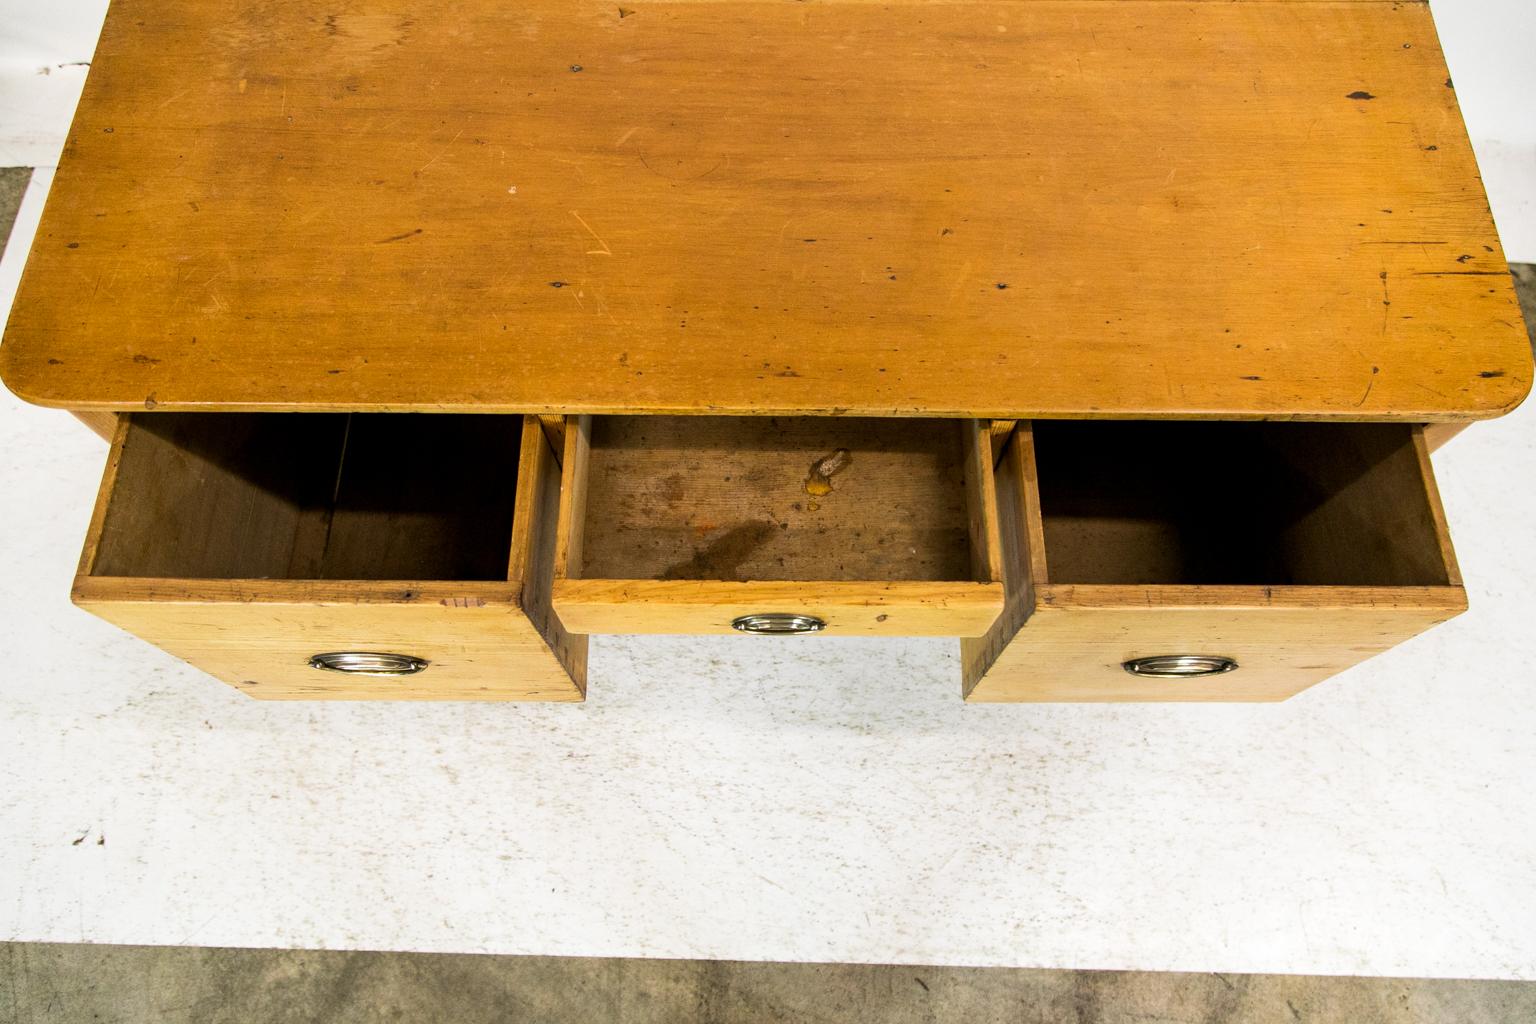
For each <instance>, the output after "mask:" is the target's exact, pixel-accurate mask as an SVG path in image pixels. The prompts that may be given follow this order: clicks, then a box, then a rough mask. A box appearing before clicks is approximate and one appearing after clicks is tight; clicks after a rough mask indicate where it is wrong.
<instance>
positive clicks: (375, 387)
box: [0, 0, 1531, 420]
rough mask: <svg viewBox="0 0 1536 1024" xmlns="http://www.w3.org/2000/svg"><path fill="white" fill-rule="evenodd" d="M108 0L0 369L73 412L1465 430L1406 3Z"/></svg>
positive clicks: (1432, 97) (1522, 366)
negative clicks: (592, 414) (852, 417)
mask: <svg viewBox="0 0 1536 1024" xmlns="http://www.w3.org/2000/svg"><path fill="white" fill-rule="evenodd" d="M387 6H388V5H361V4H357V3H338V4H334V5H331V6H328V7H321V6H316V5H314V4H307V3H298V2H291V0H290V2H279V0H235V2H233V3H230V4H163V3H152V2H150V0H116V2H115V3H114V4H113V5H112V8H111V10H110V12H109V15H108V18H107V22H106V27H105V29H104V31H103V34H102V37H101V43H100V46H99V48H98V51H97V56H96V60H95V63H94V65H93V67H92V70H91V73H90V76H89V79H88V81H87V84H86V89H85V94H84V98H83V100H82V102H81V105H80V108H79V112H78V115H77V117H76V121H75V124H74V128H73V130H72V132H71V134H70V137H69V143H68V146H67V149H66V153H65V156H64V158H63V161H62V163H61V166H60V168H59V172H58V176H57V178H56V179H55V182H54V185H53V194H52V197H51V199H50V201H49V203H48V207H47V210H46V212H45V215H44V219H43V223H42V226H41V230H40V231H39V233H38V235H37V239H36V243H35V246H34V249H33V253H32V256H31V260H30V263H29V265H28V267H27V270H26V273H25V276H24V280H23V282H22V286H21V290H20V294H19V297H18V299H17V302H16V306H15V312H14V313H13V316H12V319H11V322H10V326H9V330H8V333H7V335H6V341H5V344H4V345H3V346H0V371H3V375H4V377H5V380H6V382H7V383H8V384H9V385H10V386H11V387H12V388H13V389H14V390H15V391H17V392H18V393H19V394H20V395H22V396H23V397H24V398H27V399H30V400H32V401H36V402H41V403H45V404H53V405H61V406H68V407H74V408H94V409H109V408H117V409H131V408H136V409H144V408H152V409H183V408H248V409H261V410H279V409H345V410H364V409H373V410H408V409H420V410H443V409H458V410H476V411H487V412H490V411H529V412H541V413H546V412H579V411H610V412H612V411H637V412H662V411H681V412H750V413H764V412H782V413H794V412H803V413H839V412H851V413H865V414H875V415H933V416H939V415H982V416H997V417H1004V418H1007V417H1015V416H1019V417H1023V416H1031V415H1035V416H1094V415H1098V416H1190V415H1196V416H1213V417H1214V416H1220V417H1261V416H1272V417H1294V416H1303V417H1339V418H1345V419H1388V418H1407V419H1422V420H1436V419H1449V420H1454V419H1466V418H1478V417H1485V416H1490V415H1496V414H1498V413H1500V412H1503V411H1506V410H1507V409H1509V408H1510V407H1511V406H1512V405H1513V404H1514V403H1516V402H1517V401H1518V400H1519V399H1520V398H1521V397H1522V396H1523V395H1524V394H1525V393H1526V391H1527V390H1528V388H1529V385H1530V382H1531V356H1530V352H1529V350H1528V348H1527V346H1526V341H1525V337H1524V334H1523V332H1522V331H1521V329H1520V316H1519V312H1518V309H1517V307H1516V303H1515V297H1514V292H1513V289H1512V287H1511V285H1510V282H1509V278H1508V275H1507V273H1506V269H1505V263H1504V255H1503V253H1502V252H1501V251H1500V249H1499V244H1498V241H1497V238H1496V235H1495V233H1494V228H1493V225H1492V222H1491V219H1490V215H1489V211H1488V207H1487V203H1486V199H1485V196H1484V192H1483V189H1482V186H1481V183H1480V180H1479V178H1478V174H1477V169H1476V165H1475V163H1474V161H1473V157H1472V152H1471V149H1470V147H1469V145H1468V141H1467V137H1466V134H1465V131H1464V128H1463V125H1462V121H1461V117H1460V114H1459V111H1458V109H1457V104H1456V96H1455V92H1454V90H1453V89H1452V88H1451V87H1450V83H1449V80H1448V78H1447V72H1446V67H1445V61H1444V58H1443V56H1442V54H1441V51H1440V47H1439V45H1438V43H1437V40H1436V36H1435V31H1434V28H1433V24H1432V21H1431V18H1430V12H1429V9H1428V7H1427V6H1426V5H1425V4H1424V3H1419V2H1402V3H1386V2H1381V3H1376V2H1328V0H1321V2H1307V3H1299V2H1236V3H1226V2H1173V0H1136V2H1116V0H1029V2H1004V0H981V2H975V3H960V4H955V3H922V2H897V3H891V4H874V3H857V2H830V3H804V4H802V3H788V2H784V3H778V2H755V3H749V2H732V0H705V2H647V0H635V2H633V3H629V4H625V5H616V4H612V3H579V4H576V5H568V4H555V3H553V2H550V0H534V2H530V3H526V4H519V5H508V4H501V3H492V2H490V0H458V2H455V0H432V2H426V3H419V4H415V5H411V7H410V9H408V10H407V9H405V8H404V7H403V6H399V5H397V8H398V9H396V10H389V9H386V8H387Z"/></svg>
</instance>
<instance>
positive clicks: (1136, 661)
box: [1124, 654, 1237, 679]
mask: <svg viewBox="0 0 1536 1024" xmlns="http://www.w3.org/2000/svg"><path fill="white" fill-rule="evenodd" d="M1124 668H1125V670H1126V671H1127V672H1129V673H1130V674H1131V675H1133V676H1154V677H1156V678H1159V679H1195V678H1198V677H1200V676H1219V675H1222V674H1223V673H1226V672H1235V671H1237V662H1235V661H1233V660H1232V659H1231V658H1222V657H1217V656H1215V655H1210V654H1162V655H1158V656H1156V657H1152V658H1132V659H1131V660H1130V661H1127V662H1125V663H1124Z"/></svg>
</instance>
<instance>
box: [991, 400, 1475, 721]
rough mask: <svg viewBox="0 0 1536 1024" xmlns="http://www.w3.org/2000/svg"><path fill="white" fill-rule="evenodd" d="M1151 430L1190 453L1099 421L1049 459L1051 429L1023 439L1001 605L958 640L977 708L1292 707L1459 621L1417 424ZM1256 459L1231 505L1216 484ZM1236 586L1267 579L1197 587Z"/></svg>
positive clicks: (1012, 448)
mask: <svg viewBox="0 0 1536 1024" xmlns="http://www.w3.org/2000/svg"><path fill="white" fill-rule="evenodd" d="M1137 428H1138V425H1135V424H1128V425H1125V426H1124V427H1123V428H1120V429H1123V430H1127V431H1130V430H1135V429H1137ZM1229 428H1231V429H1236V430H1239V431H1242V432H1244V433H1241V434H1239V435H1238V437H1239V438H1240V440H1239V441H1238V442H1237V443H1233V441H1232V438H1230V437H1223V436H1222V432H1223V431H1224V430H1226V429H1229ZM1148 429H1155V430H1159V431H1164V432H1165V434H1160V435H1158V436H1159V437H1162V436H1166V437H1167V438H1171V439H1177V440H1181V441H1188V442H1190V443H1189V444H1188V446H1187V450H1182V451H1180V452H1174V453H1169V452H1160V451H1158V450H1157V446H1156V445H1154V446H1151V447H1148V446H1147V445H1146V444H1145V438H1136V437H1133V436H1130V435H1124V434H1117V433H1116V432H1115V428H1112V427H1105V426H1103V425H1090V426H1085V427H1082V428H1073V427H1058V428H1053V430H1054V433H1055V436H1054V437H1053V438H1051V439H1050V442H1049V443H1051V444H1054V445H1056V448H1055V450H1054V451H1051V452H1049V453H1046V452H1043V451H1042V450H1041V449H1043V448H1044V442H1041V438H1042V437H1043V436H1045V435H1047V434H1048V433H1049V432H1047V431H1045V430H1043V429H1036V427H1035V426H1032V425H1030V424H1021V425H1020V426H1019V428H1018V429H1017V431H1016V432H1015V434H1014V437H1013V439H1012V441H1011V442H1010V443H1009V445H1008V447H1007V448H1006V450H1005V451H1004V453H1003V458H1002V460H1001V461H1000V462H999V464H998V467H997V473H996V477H997V486H998V515H999V521H1000V524H1001V533H1000V541H1001V552H1002V560H1003V564H1004V572H1005V577H1006V583H1007V589H1008V598H1007V608H1006V610H1005V611H1004V614H1003V616H1002V617H1001V618H1000V619H999V620H998V623H997V624H996V625H995V626H994V627H993V629H992V630H990V631H989V632H988V634H987V635H986V636H985V637H980V638H976V639H970V640H965V641H962V645H961V646H962V662H963V665H964V677H965V678H964V693H965V696H966V698H967V699H968V700H972V701H1200V700H1209V701H1267V700H1282V699H1284V698H1286V697H1289V696H1291V695H1293V694H1295V693H1297V692H1299V691H1300V690H1303V689H1305V688H1307V687H1308V686H1311V685H1312V684H1314V683H1317V682H1319V681H1321V680H1323V679H1326V678H1327V677H1329V676H1331V675H1333V674H1335V673H1337V672H1339V671H1342V670H1343V669H1346V668H1348V667H1350V666H1352V665H1354V664H1357V663H1358V662H1360V661H1363V660H1365V659H1366V658H1369V657H1371V656H1373V655H1375V654H1378V653H1380V652H1382V651H1385V650H1387V649H1388V648H1390V647H1393V646H1395V645H1396V644H1398V643H1401V642H1403V641H1405V640H1407V639H1409V638H1411V637H1413V636H1415V635H1416V634H1418V633H1420V632H1422V631H1424V630H1426V629H1428V628H1430V627H1432V626H1434V625H1436V624H1438V623H1440V622H1443V621H1445V620H1446V619H1449V618H1451V617H1453V616H1455V615H1457V614H1459V613H1460V612H1462V611H1464V610H1465V609H1466V606H1467V602H1466V594H1465V592H1464V590H1463V589H1462V586H1461V577H1460V574H1459V571H1458V569H1457V566H1456V560H1455V554H1454V552H1453V551H1452V549H1451V544H1450V536H1449V532H1448V531H1447V529H1446V525H1445V519H1444V513H1443V511H1442V509H1441V505H1440V499H1439V494H1438V491H1437V489H1436V487H1435V482H1434V475H1433V472H1432V470H1431V468H1430V464H1429V457H1428V451H1427V448H1426V446H1425V443H1424V438H1423V435H1422V432H1421V431H1420V430H1419V429H1418V428H1415V427H1407V426H1401V427H1395V426H1391V425H1384V424H1369V425H1361V426H1351V427H1342V426H1341V427H1328V428H1318V427H1314V426H1296V427H1291V426H1289V425H1274V426H1257V427H1249V426H1241V425H1223V424H1214V425H1210V426H1209V427H1200V426H1199V425H1190V426H1181V427H1175V428H1168V427H1166V426H1159V427H1156V428H1148ZM1074 430H1081V432H1082V436H1083V437H1086V438H1091V439H1092V441H1093V443H1092V444H1080V445H1079V444H1075V443H1073V442H1072V435H1073V432H1074ZM1249 441H1253V442H1255V447H1254V448H1253V450H1252V451H1248V450H1245V449H1244V447H1243V446H1245V445H1247V444H1248V443H1249ZM1037 443H1038V447H1037ZM1110 450H1113V451H1115V452H1117V453H1118V457H1119V458H1120V459H1121V461H1119V462H1117V461H1116V457H1115V456H1110V455H1106V454H1105V453H1106V452H1107V451H1110ZM1212 453H1219V454H1220V458H1221V459H1222V460H1223V461H1222V462H1221V464H1220V465H1213V466H1210V467H1206V469H1207V470H1208V471H1207V472H1201V468H1202V467H1201V465H1200V461H1201V460H1204V459H1207V458H1210V457H1211V456H1212ZM1165 455H1166V456H1171V457H1169V458H1165V457H1164V456H1165ZM1245 459H1246V460H1247V461H1250V462H1253V463H1255V464H1257V465H1258V469H1257V475H1256V476H1254V477H1252V478H1250V479H1248V480H1246V481H1239V482H1238V483H1237V484H1236V485H1235V486H1234V488H1233V491H1232V493H1230V494H1228V495H1225V499H1227V500H1225V501H1224V502H1223V500H1222V499H1223V496H1222V495H1220V494H1219V492H1218V491H1217V490H1213V489H1212V488H1211V487H1210V486H1209V485H1210V484H1212V483H1213V482H1215V483H1219V482H1220V481H1222V480H1223V479H1224V475H1225V474H1226V473H1227V472H1228V471H1229V470H1230V469H1231V467H1232V466H1234V465H1236V464H1239V463H1241V462H1242V461H1244V460H1245ZM1184 461H1190V462H1191V464H1190V465H1188V466H1181V465H1180V463H1181V462H1184ZM1084 467H1087V468H1084ZM1168 476H1171V477H1172V479H1173V483H1172V484H1165V483H1164V482H1163V481H1164V478H1165V477H1168ZM1269 485H1273V487H1274V492H1273V493H1271V492H1269V491H1267V490H1266V489H1265V488H1266V487H1267V486H1269ZM1191 493H1193V494H1195V498H1194V499H1191V498H1190V495H1191ZM1207 495H1209V496H1210V497H1209V498H1207V497H1206V496H1207ZM1212 508H1214V512H1213V511H1212ZM1268 573H1272V574H1275V576H1276V577H1277V578H1276V580H1275V581H1274V582H1266V580H1265V577H1264V574H1268ZM1238 574H1246V575H1252V576H1256V577H1258V579H1256V580H1254V581H1253V582H1246V581H1244V582H1224V581H1223V582H1210V583H1207V582H1204V580H1205V579H1207V578H1213V579H1217V580H1220V579H1222V577H1223V576H1232V575H1238ZM1164 581H1171V582H1164ZM1298 581H1299V582H1298Z"/></svg>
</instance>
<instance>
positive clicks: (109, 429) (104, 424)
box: [74, 410, 117, 444]
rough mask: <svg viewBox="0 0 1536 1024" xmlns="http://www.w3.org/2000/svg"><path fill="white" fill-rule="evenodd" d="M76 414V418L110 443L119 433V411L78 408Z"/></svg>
mask: <svg viewBox="0 0 1536 1024" xmlns="http://www.w3.org/2000/svg"><path fill="white" fill-rule="evenodd" d="M74 415H75V419H77V420H79V421H80V422H81V423H84V424H85V425H86V426H87V427H89V428H90V430H91V433H93V434H95V435H96V436H98V437H100V438H101V439H102V440H103V441H106V442H107V443H108V444H110V443H111V442H112V437H113V435H115V434H116V433H117V413H115V412H109V411H101V410H95V411H90V410H78V411H76V412H75V414H74Z"/></svg>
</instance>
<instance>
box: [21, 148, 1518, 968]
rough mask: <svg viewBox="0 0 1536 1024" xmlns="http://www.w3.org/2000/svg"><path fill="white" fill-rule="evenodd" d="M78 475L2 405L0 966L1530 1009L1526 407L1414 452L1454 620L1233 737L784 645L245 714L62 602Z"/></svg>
mask: <svg viewBox="0 0 1536 1024" xmlns="http://www.w3.org/2000/svg"><path fill="white" fill-rule="evenodd" d="M45 181H46V175H43V176H42V177H41V178H40V179H39V184H40V185H41V183H42V182H45ZM38 198H39V197H38V195H36V194H34V195H32V196H31V197H29V200H28V204H27V207H26V209H24V211H23V216H22V218H21V223H20V225H19V227H18V230H19V231H20V232H22V233H23V234H25V233H26V232H27V231H29V230H30V229H31V227H32V226H34V224H35V214H36V211H37V209H38V206H39V203H38ZM16 243H17V244H16V245H15V246H13V251H12V254H11V255H10V256H9V257H7V259H6V260H5V265H4V266H3V267H0V289H4V288H9V287H14V281H15V270H16V265H17V257H18V256H19V255H20V253H22V252H24V251H25V238H24V237H20V238H18V239H16ZM8 305H9V294H0V311H3V309H4V308H6V307H8ZM104 454H105V448H104V446H103V445H102V443H101V442H100V441H99V440H97V439H96V438H95V437H94V436H93V435H91V434H89V433H88V432H87V431H86V430H85V429H84V428H83V427H80V426H78V425H76V424H75V422H74V421H73V420H72V419H71V418H70V417H68V416H67V415H66V414H64V413H58V412H50V411H46V410H42V409H37V408H33V407H29V406H24V405H22V404H20V403H19V402H17V401H15V400H14V399H11V398H10V397H9V396H5V397H4V398H3V399H0V526H3V537H0V643H3V646H0V653H3V655H4V662H3V668H0V883H3V884H0V938H6V939H31V940H49V941H91V942H117V943H156V944H161V943H163V944H187V943H190V944H198V945H235V946H300V947H310V946H313V947H333V948H335V947H345V948H363V949H406V950H454V951H487V952H502V953H555V954H582V955H641V956H660V957H720V958H740V959H773V960H829V961H876V962H913V963H935V964H973V965H989V964H999V965H1020V966H1046V967H1090V968H1092V967H1101V968H1139V969H1151V970H1214V971H1263V972H1298V973H1316V974H1391V975H1447V976H1470V977H1501V978H1536V800H1533V798H1532V786H1533V782H1536V699H1533V698H1536V668H1533V666H1536V590H1533V583H1532V580H1533V579H1536V531H1533V529H1532V523H1533V522H1536V404H1532V405H1529V406H1527V407H1526V409H1525V410H1523V411H1521V412H1518V413H1516V414H1515V415H1513V416H1510V417H1508V418H1506V419H1503V420H1500V421H1498V422H1495V423H1491V424H1487V425H1482V426H1479V427H1477V428H1475V429H1473V430H1472V431H1469V432H1468V433H1466V434H1464V435H1462V437H1460V438H1459V439H1457V440H1456V441H1454V442H1452V443H1451V445H1450V446H1449V447H1448V448H1446V449H1445V450H1443V451H1442V452H1441V453H1440V455H1439V456H1437V467H1438V470H1439V473H1440V479H1441V486H1442V489H1443V492H1444V499H1445V503H1446V506H1447V510H1448V513H1449V517H1450V520H1451V523H1452V527H1453V532H1454V536H1455V539H1456V542H1457V549H1458V553H1459V555H1460V557H1461V564H1462V568H1463V571H1464V573H1465V575H1466V577H1467V580H1468V585H1469V589H1470V591H1471V599H1472V611H1471V612H1470V613H1468V614H1467V615H1465V616H1463V617H1462V618H1460V619H1457V620H1455V621H1453V622H1451V623H1449V624H1447V625H1446V626H1443V627H1441V628H1440V629H1438V630H1437V631H1434V632H1433V633H1431V634H1429V635H1426V636H1424V637H1421V638H1419V639H1418V640H1417V641H1415V642H1411V643H1409V644H1407V645H1405V646H1403V647H1401V648H1399V649H1397V650H1395V651H1393V652H1391V653H1389V654H1387V655H1384V656H1382V657H1380V658H1378V659H1376V660H1375V661H1373V662H1370V663H1368V664H1366V665H1365V666H1363V667H1361V668H1359V669H1356V670H1355V671H1352V672H1349V673H1347V674H1345V675H1343V676H1340V677H1338V678H1335V679H1334V680H1332V681H1330V682H1327V683H1325V684H1323V685H1321V686H1319V687H1317V688H1316V689H1315V690H1313V691H1311V692H1309V693H1307V694H1304V695H1302V696H1301V697H1299V698H1296V699H1295V700H1292V701H1290V702H1288V703H1285V704H1280V705H1268V706H1137V705H1121V706H1014V707H999V706H977V707H969V706H965V705H963V704H962V703H961V702H960V700H959V694H958V683H957V678H958V673H959V668H958V663H957V651H956V645H955V644H954V643H951V642H945V641H907V642H902V643H891V642H874V641H852V640H844V641H837V640H826V639H821V638H806V639H799V640H788V641H772V640H763V639H754V638H741V639H734V638H733V639H691V640H671V639H646V640H638V639H621V638H606V639H598V640H596V641H595V643H594V651H593V658H592V672H591V694H590V700H589V701H588V703H586V704H584V705H573V706H553V707H552V706H543V707H539V706H520V705H473V704H459V705H423V704H400V705H389V704H349V705H326V704H263V703H258V702H256V701H253V700H250V699H247V698H245V697H243V696H241V695H239V694H237V693H235V692H234V691H232V690H230V689H228V688H227V687H225V686H224V685H223V684H220V683H217V682H215V681H214V680H212V679H210V678H208V677H206V676H204V675H202V674H201V673H199V672H197V671H196V670H194V669H191V668H189V667H187V666H185V665H183V664H181V663H179V662H177V661H176V660H174V659H173V658H170V657H169V656H166V655H163V654H161V653H159V652H158V651H156V650H154V649H152V648H150V647H148V646H146V645H145V644H142V643H140V642H139V641H137V640H134V639H133V638H131V637H128V636H126V635H124V634H122V633H119V632H118V631H117V630H115V629H114V628H112V627H110V626H108V625H106V624H104V623H102V622H99V621H97V620H95V619H93V618H92V617H90V616H88V615H86V614H85V613H84V612H81V611H78V610H76V609H74V608H72V607H71V606H70V604H69V601H68V597H67V595H68V591H69V581H70V578H71V575H72V573H73V571H74V565H75V560H76V558H77V555H78V552H79V547H80V542H81V538H82V536H83V534H84V532H85V525H86V519H87V516H88V514H89V510H90V508H91V503H92V499H93V496H94V493H95V489H96V486H97V481H98V477H99V474H100V470H101V465H102V462H103V459H104Z"/></svg>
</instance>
